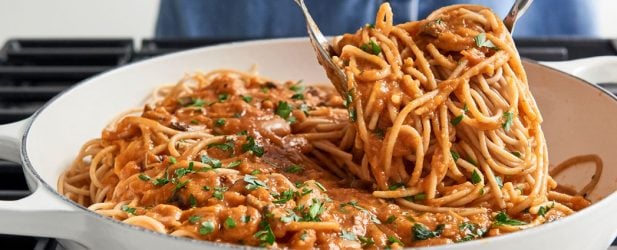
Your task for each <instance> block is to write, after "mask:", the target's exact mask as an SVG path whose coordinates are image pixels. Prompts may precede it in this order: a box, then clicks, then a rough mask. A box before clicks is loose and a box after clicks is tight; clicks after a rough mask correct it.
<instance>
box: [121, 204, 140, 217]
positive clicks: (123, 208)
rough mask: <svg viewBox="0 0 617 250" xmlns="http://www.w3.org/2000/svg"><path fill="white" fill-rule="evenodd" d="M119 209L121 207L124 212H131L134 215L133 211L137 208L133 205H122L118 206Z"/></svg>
mask: <svg viewBox="0 0 617 250" xmlns="http://www.w3.org/2000/svg"><path fill="white" fill-rule="evenodd" d="M120 209H122V211H123V212H126V213H128V214H132V215H135V211H136V210H137V209H136V208H134V207H129V206H128V205H122V207H120Z"/></svg>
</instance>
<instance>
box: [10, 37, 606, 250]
mask: <svg viewBox="0 0 617 250" xmlns="http://www.w3.org/2000/svg"><path fill="white" fill-rule="evenodd" d="M253 64H258V69H259V72H260V73H261V74H262V75H265V76H268V77H271V78H272V79H275V80H298V79H304V82H306V83H310V82H325V80H326V79H325V77H324V73H323V71H322V69H321V68H320V67H319V65H317V63H316V60H315V58H314V54H313V51H312V49H311V48H310V46H309V43H308V41H307V40H304V39H288V40H274V41H260V42H251V43H238V44H231V45H223V46H216V47H210V48H205V49H198V50H192V51H188V52H183V53H178V54H173V55H169V56H164V57H160V58H156V59H153V60H149V61H144V62H141V63H136V64H134V65H130V66H127V67H124V68H121V69H118V70H114V71H111V72H108V73H105V74H103V75H101V76H97V77H95V78H92V79H90V80H88V81H86V82H85V83H83V84H81V85H79V86H77V87H75V88H73V89H71V90H69V91H68V92H67V93H65V94H63V95H62V96H61V97H60V98H58V99H56V100H55V101H53V102H52V103H51V104H50V105H49V106H47V107H46V108H45V109H44V110H43V111H42V112H41V113H40V114H39V115H38V117H35V120H34V122H33V124H32V127H31V128H30V130H29V135H28V137H27V140H26V142H25V143H26V144H25V145H26V147H25V151H26V152H27V158H28V160H29V161H30V163H31V165H32V166H33V168H34V169H35V170H36V172H37V174H38V175H39V176H40V177H41V178H42V179H43V180H44V181H45V182H46V183H48V184H49V185H50V186H51V187H52V188H53V189H55V188H56V181H57V179H58V176H59V175H60V173H61V172H62V171H63V170H64V169H65V168H66V167H67V166H68V164H69V163H70V162H71V161H72V160H73V157H74V156H75V155H76V154H77V152H78V150H79V147H80V146H81V145H82V144H83V143H84V142H85V141H87V140H88V139H91V138H94V137H97V136H99V135H100V132H101V130H102V128H103V127H104V126H105V125H106V124H107V123H108V122H109V121H110V120H112V119H113V118H114V117H115V116H116V115H117V114H119V113H120V112H122V111H124V110H127V109H129V108H132V107H136V106H141V105H142V103H143V100H144V99H145V98H146V97H147V95H148V94H149V93H151V91H152V90H153V89H154V88H155V87H156V86H158V85H161V84H166V83H174V82H175V81H177V80H178V79H180V78H181V77H182V76H183V74H184V73H189V72H193V71H195V70H202V71H208V70H212V69H218V68H235V69H240V70H248V69H249V68H250V67H251V66H252V65H253ZM527 70H528V74H529V81H530V83H531V89H532V92H533V93H534V94H535V96H536V100H537V101H538V103H539V106H540V108H541V111H542V113H543V115H544V119H545V123H544V125H543V128H544V131H545V133H546V137H547V139H548V143H549V153H550V159H551V160H552V162H559V161H561V160H563V159H565V158H566V157H568V156H572V155H576V154H584V153H596V154H600V156H601V157H602V158H603V159H604V161H605V173H604V174H603V177H602V180H601V182H600V186H599V188H598V192H597V193H594V194H593V195H592V198H598V197H602V196H607V195H609V194H611V193H612V192H613V191H614V190H615V189H617V186H616V183H617V168H615V167H613V166H616V165H617V154H615V149H616V148H617V133H613V131H612V129H614V128H617V102H616V101H615V100H613V99H611V98H610V97H608V96H607V95H605V94H603V93H601V91H599V90H598V89H595V88H593V87H592V86H590V85H587V84H582V83H580V82H578V81H577V80H576V79H575V78H572V77H569V76H565V75H563V74H560V73H558V72H557V71H554V70H549V69H547V68H544V67H542V66H538V65H527ZM571 176H583V174H580V173H579V174H571ZM568 180H569V179H568ZM46 198H47V199H60V198H58V197H57V196H53V195H47V196H46ZM39 202H41V203H44V202H46V201H45V200H44V199H41V200H40V201H39ZM615 208H617V197H616V196H615V195H612V196H609V197H608V198H605V199H604V200H602V201H600V202H599V203H597V204H596V205H594V206H592V207H590V208H588V209H585V210H583V211H582V212H580V213H577V214H575V215H573V216H570V217H568V218H565V219H563V220H560V221H558V222H554V223H550V224H547V225H544V226H541V227H537V228H533V229H530V230H525V231H523V232H519V233H514V234H509V235H506V236H501V237H496V238H492V239H484V240H479V241H472V242H468V243H464V244H455V245H449V246H443V247H442V248H443V249H606V247H607V246H608V245H609V244H610V242H611V241H612V240H613V239H614V237H615V235H616V233H617V231H616V229H617V213H615V212H613V211H614V210H615ZM0 209H2V207H0ZM75 210H78V211H77V212H68V215H67V212H63V213H62V214H63V215H65V217H62V216H59V217H55V216H48V217H46V219H44V220H39V221H38V222H39V223H40V224H41V225H49V226H50V228H49V231H50V232H49V233H48V234H47V235H49V236H60V237H64V238H68V239H73V240H77V241H79V242H80V243H81V244H83V245H85V246H88V247H91V248H94V249H137V248H146V247H147V248H149V249H168V248H173V249H203V248H204V247H208V246H213V245H210V243H207V242H195V241H189V240H184V239H174V238H172V237H168V236H163V235H159V234H155V233H150V232H145V231H143V230H136V229H135V228H134V227H129V226H125V225H121V224H120V223H117V222H115V221H113V220H111V219H106V218H102V217H100V216H95V215H94V214H93V213H90V212H86V211H84V210H82V209H75ZM23 220H24V221H28V220H29V219H28V217H27V216H24V217H23ZM54 225H57V226H55V227H54ZM3 230H4V231H3ZM5 231H6V230H5V229H0V232H5ZM38 231H40V230H38ZM219 246H220V245H219Z"/></svg>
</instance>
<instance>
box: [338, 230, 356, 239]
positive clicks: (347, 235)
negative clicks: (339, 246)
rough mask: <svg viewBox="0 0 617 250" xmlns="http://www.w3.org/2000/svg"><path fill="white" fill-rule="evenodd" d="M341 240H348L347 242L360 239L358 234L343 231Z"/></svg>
mask: <svg viewBox="0 0 617 250" xmlns="http://www.w3.org/2000/svg"><path fill="white" fill-rule="evenodd" d="M341 238H343V239H346V240H358V237H356V234H354V233H353V232H351V231H345V230H342V231H341Z"/></svg>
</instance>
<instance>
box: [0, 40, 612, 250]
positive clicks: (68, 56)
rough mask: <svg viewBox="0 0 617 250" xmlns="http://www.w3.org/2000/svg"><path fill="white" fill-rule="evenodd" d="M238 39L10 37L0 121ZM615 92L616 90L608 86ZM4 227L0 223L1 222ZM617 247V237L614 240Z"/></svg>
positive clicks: (3, 191)
mask: <svg viewBox="0 0 617 250" xmlns="http://www.w3.org/2000/svg"><path fill="white" fill-rule="evenodd" d="M230 41H237V40H235V39H233V40H232V39H191V40H187V39H180V40H161V39H148V40H143V41H142V42H141V46H139V47H140V48H141V49H136V46H134V45H133V40H132V39H128V38H127V39H12V40H9V41H7V42H6V43H5V44H4V46H3V47H2V48H1V49H0V124H4V123H9V122H13V121H17V120H21V119H24V118H26V117H28V116H30V115H31V114H32V113H33V112H34V111H36V110H37V109H38V108H39V107H41V105H43V104H44V103H45V102H46V101H47V100H49V99H50V98H51V97H53V96H55V95H57V94H58V93H60V92H61V91H62V90H64V89H66V88H68V87H70V86H72V85H74V84H76V83H78V82H80V81H81V80H83V79H85V78H88V77H90V76H92V75H95V74H98V73H101V72H104V71H107V70H110V69H113V68H116V67H119V66H122V65H125V64H127V63H130V62H134V61H139V60H143V59H146V58H150V57H153V56H157V55H161V54H166V53H170V52H175V51H179V50H184V49H189V48H194V47H200V46H209V45H214V44H218V43H225V42H230ZM516 44H517V47H518V50H519V52H520V54H521V56H522V57H526V58H530V59H533V60H538V61H561V60H572V59H578V58H583V57H590V56H601V55H617V40H608V39H572V38H568V39H566V38H547V39H544V38H541V39H540V38H533V39H517V40H516ZM609 90H610V91H612V92H613V93H617V88H615V89H609ZM29 193H30V192H29V191H28V187H27V186H26V183H25V179H24V176H23V172H22V170H21V167H20V166H19V165H18V164H14V163H10V162H6V161H2V160H0V200H17V199H20V198H22V197H25V196H27V195H28V194H29ZM0 226H1V225H0ZM613 245H617V241H615V242H614V243H613ZM0 246H1V247H0V248H2V249H5V248H6V249H37V250H43V249H45V250H47V249H49V250H51V249H56V247H57V246H58V244H57V242H56V241H55V240H53V239H47V238H36V237H27V236H12V235H0Z"/></svg>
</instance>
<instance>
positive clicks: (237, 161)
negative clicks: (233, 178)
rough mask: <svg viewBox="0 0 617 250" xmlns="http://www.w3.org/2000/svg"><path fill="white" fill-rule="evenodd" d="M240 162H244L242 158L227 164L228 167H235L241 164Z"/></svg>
mask: <svg viewBox="0 0 617 250" xmlns="http://www.w3.org/2000/svg"><path fill="white" fill-rule="evenodd" d="M240 164H242V160H235V161H232V162H230V163H229V165H227V168H235V167H237V166H240Z"/></svg>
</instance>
